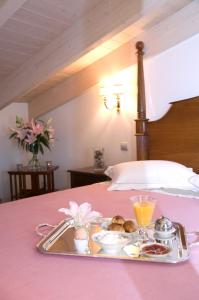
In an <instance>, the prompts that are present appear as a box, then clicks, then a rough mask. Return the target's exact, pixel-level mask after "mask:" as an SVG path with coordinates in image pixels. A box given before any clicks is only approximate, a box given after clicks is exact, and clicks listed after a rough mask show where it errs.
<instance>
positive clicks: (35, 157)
mask: <svg viewBox="0 0 199 300" xmlns="http://www.w3.org/2000/svg"><path fill="white" fill-rule="evenodd" d="M28 166H29V167H30V168H31V169H38V168H39V167H40V163H39V159H38V154H37V153H32V158H31V159H30V160H29V162H28Z"/></svg>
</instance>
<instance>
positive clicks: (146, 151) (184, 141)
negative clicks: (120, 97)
mask: <svg viewBox="0 0 199 300" xmlns="http://www.w3.org/2000/svg"><path fill="white" fill-rule="evenodd" d="M136 48H137V57H138V106H137V107H138V108H137V110H138V115H137V119H136V120H135V121H136V141H137V159H138V160H147V159H160V160H170V161H175V162H179V163H182V164H184V165H186V166H188V167H192V168H193V169H194V171H196V172H198V171H199V97H194V98H191V99H186V100H180V101H176V102H172V103H171V107H170V109H169V111H168V112H167V113H166V114H165V115H164V116H163V117H162V118H161V119H159V120H157V121H151V122H150V121H149V120H148V119H147V118H146V104H145V88H144V72H143V54H144V52H143V49H144V43H143V42H137V44H136Z"/></svg>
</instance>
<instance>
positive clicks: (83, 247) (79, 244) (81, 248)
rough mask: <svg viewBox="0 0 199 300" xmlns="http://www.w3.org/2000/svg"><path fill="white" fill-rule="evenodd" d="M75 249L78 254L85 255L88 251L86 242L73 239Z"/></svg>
mask: <svg viewBox="0 0 199 300" xmlns="http://www.w3.org/2000/svg"><path fill="white" fill-rule="evenodd" d="M74 243H75V247H76V249H77V251H78V252H79V253H86V252H87V250H88V240H76V239H74Z"/></svg>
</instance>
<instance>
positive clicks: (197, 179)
mask: <svg viewBox="0 0 199 300" xmlns="http://www.w3.org/2000/svg"><path fill="white" fill-rule="evenodd" d="M189 182H190V183H191V184H193V185H194V186H195V187H196V188H199V175H196V174H195V175H194V176H192V177H191V178H189Z"/></svg>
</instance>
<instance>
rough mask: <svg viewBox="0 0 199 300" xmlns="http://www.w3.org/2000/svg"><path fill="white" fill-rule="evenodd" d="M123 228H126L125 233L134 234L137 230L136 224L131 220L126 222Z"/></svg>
mask: <svg viewBox="0 0 199 300" xmlns="http://www.w3.org/2000/svg"><path fill="white" fill-rule="evenodd" d="M123 227H124V230H125V232H129V233H130V232H134V231H136V229H137V228H136V225H135V223H134V222H133V221H131V220H127V221H125V223H124V225H123Z"/></svg>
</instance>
